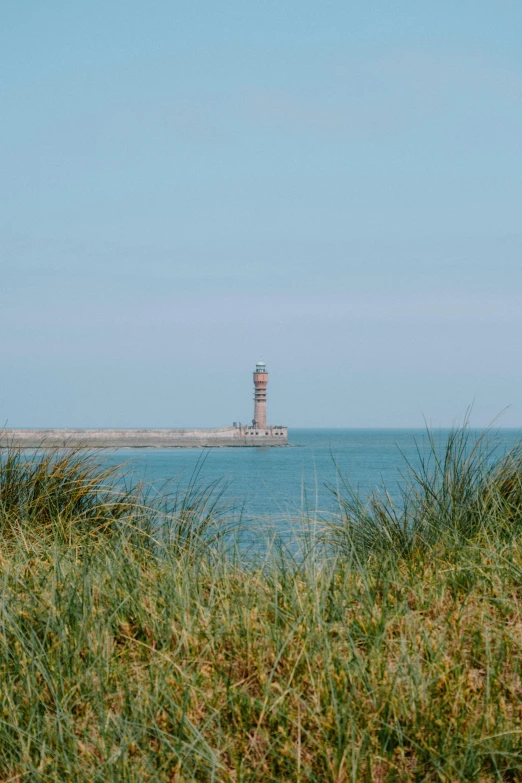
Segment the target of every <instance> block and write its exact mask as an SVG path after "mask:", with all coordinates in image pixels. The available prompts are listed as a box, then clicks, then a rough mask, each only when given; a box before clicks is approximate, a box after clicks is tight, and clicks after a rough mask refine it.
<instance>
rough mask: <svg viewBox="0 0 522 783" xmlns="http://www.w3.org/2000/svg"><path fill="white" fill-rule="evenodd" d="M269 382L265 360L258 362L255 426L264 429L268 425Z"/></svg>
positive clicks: (255, 373) (255, 383)
mask: <svg viewBox="0 0 522 783" xmlns="http://www.w3.org/2000/svg"><path fill="white" fill-rule="evenodd" d="M267 384H268V373H267V371H266V366H265V363H264V362H258V363H257V364H256V371H255V372H254V387H255V392H254V421H253V422H252V423H253V425H254V427H259V429H264V428H265V427H266V387H267Z"/></svg>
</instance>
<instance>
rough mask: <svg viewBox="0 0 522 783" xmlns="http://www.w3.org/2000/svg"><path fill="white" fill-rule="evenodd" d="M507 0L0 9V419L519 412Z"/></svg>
mask: <svg viewBox="0 0 522 783" xmlns="http://www.w3.org/2000/svg"><path fill="white" fill-rule="evenodd" d="M521 206H522V4H521V3H520V1H519V0H495V1H494V2H493V1H492V2H487V1H486V0H459V2H458V3H455V2H454V0H438V2H437V3H434V2H433V0H429V1H428V0H397V2H394V3H392V2H389V0H373V1H371V2H368V0H364V1H363V0H357V1H353V2H350V0H339V1H338V0H332V1H328V0H321V2H311V1H310V0H285V2H281V0H277V2H276V1H275V0H264V1H263V2H262V3H261V2H259V0H258V1H257V2H251V0H237V1H236V0H234V1H231V0H220V2H214V1H213V2H210V0H206V2H202V0H190V2H185V0H179V1H176V0H147V2H144V0H140V2H137V0H89V2H83V1H79V2H73V3H71V2H66V1H65V0H62V1H61V2H58V1H57V0H46V2H45V3H42V2H41V0H38V2H37V1H36V0H34V1H33V0H19V1H18V2H16V3H7V2H3V3H1V4H0V362H1V373H0V420H1V421H0V426H2V425H7V426H8V427H75V426H77V427H184V426H186V427H217V426H226V425H229V424H231V423H232V422H233V421H243V422H246V421H249V420H250V419H251V418H252V415H253V389H252V376H251V373H252V371H253V369H254V366H255V363H256V361H259V360H263V361H265V362H266V364H267V368H268V370H269V372H270V382H269V386H268V419H269V421H271V422H272V423H276V424H279V423H281V424H287V425H289V426H290V427H416V426H419V427H422V426H424V422H425V421H426V422H428V424H431V425H432V426H435V427H437V426H450V425H452V424H454V423H456V422H458V421H460V420H462V417H463V416H464V415H465V412H466V410H467V409H468V408H469V407H470V406H472V414H471V420H472V423H473V424H475V425H476V426H486V425H488V424H490V423H491V422H492V421H493V420H495V419H496V417H497V416H499V415H500V418H499V419H498V420H497V423H498V424H500V425H501V426H506V427H509V426H512V427H520V426H522V363H521V351H520V343H521V337H522V221H521Z"/></svg>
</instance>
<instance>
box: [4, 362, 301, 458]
mask: <svg viewBox="0 0 522 783" xmlns="http://www.w3.org/2000/svg"><path fill="white" fill-rule="evenodd" d="M267 385H268V372H267V370H266V366H265V364H264V362H258V363H257V364H256V369H255V372H254V418H253V420H252V424H248V425H244V424H241V423H239V424H238V423H236V422H234V424H233V425H232V427H220V428H218V429H210V430H198V429H16V430H15V429H4V430H2V431H0V448H5V447H7V446H9V445H12V446H18V447H20V448H31V449H32V448H39V447H41V446H43V447H59V448H62V447H70V446H82V447H85V448H90V449H121V448H197V447H200V448H211V447H219V446H287V445H288V428H287V427H284V426H278V425H274V424H267V423H266V389H267Z"/></svg>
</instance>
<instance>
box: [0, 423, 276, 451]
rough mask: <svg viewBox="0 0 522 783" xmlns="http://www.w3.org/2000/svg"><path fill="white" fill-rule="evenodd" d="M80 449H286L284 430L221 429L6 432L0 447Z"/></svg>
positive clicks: (9, 430) (3, 432)
mask: <svg viewBox="0 0 522 783" xmlns="http://www.w3.org/2000/svg"><path fill="white" fill-rule="evenodd" d="M9 445H13V446H18V447H20V448H38V447H39V446H44V447H45V446H51V447H56V446H58V447H64V446H82V447H84V448H91V449H121V448H159V449H161V448H164V449H167V448H198V447H199V448H212V447H220V446H258V447H259V446H286V445H288V428H287V427H275V426H269V427H263V428H262V429H260V428H259V427H243V426H235V427H220V428H219V429H211V430H185V429H183V430H178V429H176V430H169V429H130V430H123V429H103V430H101V429H100V430H94V429H85V430H83V429H27V430H25V429H23V430H13V429H5V430H3V431H2V432H1V433H0V448H5V447H7V446H9Z"/></svg>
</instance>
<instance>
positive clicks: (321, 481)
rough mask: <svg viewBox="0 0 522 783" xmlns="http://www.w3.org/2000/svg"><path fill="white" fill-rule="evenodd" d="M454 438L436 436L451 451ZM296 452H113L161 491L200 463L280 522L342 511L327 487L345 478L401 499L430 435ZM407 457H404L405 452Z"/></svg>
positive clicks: (403, 433) (349, 435)
mask: <svg viewBox="0 0 522 783" xmlns="http://www.w3.org/2000/svg"><path fill="white" fill-rule="evenodd" d="M446 437H447V431H444V430H439V431H436V432H435V439H436V441H437V443H439V444H443V443H444V441H445V439H446ZM493 437H494V438H495V439H496V440H497V441H498V443H499V447H500V449H505V448H510V447H511V446H513V445H514V444H515V443H516V442H517V441H518V440H520V439H521V438H522V430H507V429H504V430H497V431H496V432H495V433H494V436H493ZM289 440H290V443H291V446H290V447H288V448H259V447H257V448H219V449H209V450H207V451H203V450H202V449H127V450H121V451H117V452H111V453H110V454H109V455H108V457H109V460H110V461H111V462H115V463H122V464H125V467H126V469H128V470H129V471H130V472H131V474H132V477H133V479H134V480H137V479H143V480H145V481H146V482H150V483H153V484H155V485H157V486H159V485H160V484H161V483H162V482H164V481H173V484H174V486H176V485H178V486H181V487H185V486H186V485H187V484H188V482H189V480H190V477H191V475H192V474H193V472H194V470H195V469H196V466H197V464H198V460H201V459H202V458H204V460H205V461H204V465H203V467H202V470H201V474H200V480H201V481H202V482H203V483H209V482H212V481H215V480H217V479H224V480H225V481H226V482H228V486H227V489H226V497H227V498H228V499H230V501H231V502H235V503H237V504H238V505H240V504H244V513H245V515H246V516H247V517H263V518H265V519H266V520H272V521H273V522H274V523H275V524H277V521H278V520H281V519H289V518H292V517H296V516H299V515H300V513H301V511H302V510H303V509H307V510H308V512H314V513H319V514H320V513H321V512H328V511H329V510H335V503H334V500H333V498H332V496H331V494H330V493H329V492H328V490H327V489H326V488H325V484H333V485H335V484H336V483H338V482H339V477H338V472H339V473H340V474H342V476H343V477H345V478H346V480H347V481H348V482H349V483H350V484H351V485H352V486H353V487H356V488H358V489H359V490H360V492H361V493H362V494H363V495H368V493H369V492H371V491H372V490H373V489H376V488H378V487H381V486H382V485H383V484H385V485H386V486H387V487H388V489H389V490H390V491H391V494H392V495H396V494H397V487H398V485H399V484H400V483H401V481H402V478H401V470H404V467H405V461H404V457H406V458H407V459H408V460H410V461H411V462H412V463H415V462H416V461H417V459H418V456H417V446H416V443H417V444H418V445H419V446H420V448H421V450H425V449H426V447H427V438H426V432H425V430H405V429H402V430H391V429H385V430H376V429H371V430H370V429H368V430H362V429H360V430H355V429H350V430H344V429H343V430H341V429H292V430H290V432H289ZM401 452H402V453H401Z"/></svg>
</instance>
